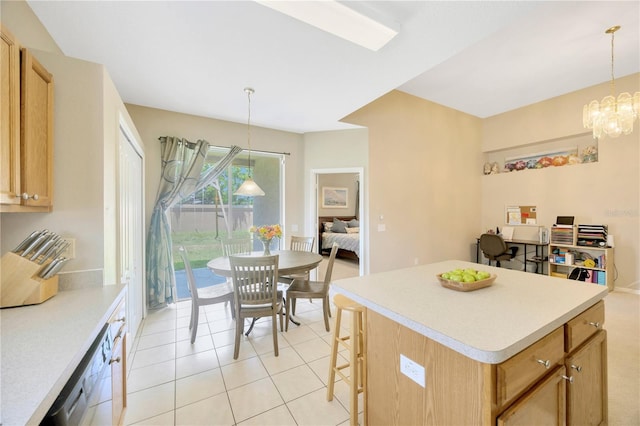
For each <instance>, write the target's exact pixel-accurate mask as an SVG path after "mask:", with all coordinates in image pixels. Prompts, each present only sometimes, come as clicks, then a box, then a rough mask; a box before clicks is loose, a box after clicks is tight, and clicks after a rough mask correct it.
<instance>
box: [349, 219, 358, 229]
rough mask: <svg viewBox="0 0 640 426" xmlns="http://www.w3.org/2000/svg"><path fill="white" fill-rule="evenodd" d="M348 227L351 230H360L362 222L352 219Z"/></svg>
mask: <svg viewBox="0 0 640 426" xmlns="http://www.w3.org/2000/svg"><path fill="white" fill-rule="evenodd" d="M348 226H349V228H358V227H359V226H360V221H358V219H351V220H350V221H349V223H348Z"/></svg>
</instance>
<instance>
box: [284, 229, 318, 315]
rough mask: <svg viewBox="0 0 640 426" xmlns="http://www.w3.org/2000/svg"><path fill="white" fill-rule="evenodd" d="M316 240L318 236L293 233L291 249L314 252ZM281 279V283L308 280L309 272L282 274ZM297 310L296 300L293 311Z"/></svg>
mask: <svg viewBox="0 0 640 426" xmlns="http://www.w3.org/2000/svg"><path fill="white" fill-rule="evenodd" d="M315 241H316V237H301V236H297V235H293V236H292V237H291V245H290V246H289V250H292V251H308V252H312V251H313V243H315ZM279 279H280V282H281V283H283V284H287V285H291V283H292V282H293V280H296V279H305V280H307V281H308V280H309V272H305V273H304V274H292V275H281V276H280V278H279ZM295 311H296V303H295V301H294V302H293V311H292V313H294V314H295ZM287 312H289V311H287Z"/></svg>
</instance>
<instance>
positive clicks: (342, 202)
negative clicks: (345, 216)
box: [322, 186, 349, 209]
mask: <svg viewBox="0 0 640 426" xmlns="http://www.w3.org/2000/svg"><path fill="white" fill-rule="evenodd" d="M347 207H349V189H348V188H336V187H333V186H323V187H322V208H324V209H346V208H347Z"/></svg>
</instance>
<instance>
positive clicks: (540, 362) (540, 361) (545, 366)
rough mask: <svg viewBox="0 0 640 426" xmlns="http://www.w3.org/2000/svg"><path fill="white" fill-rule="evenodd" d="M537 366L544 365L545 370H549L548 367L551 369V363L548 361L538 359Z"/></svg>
mask: <svg viewBox="0 0 640 426" xmlns="http://www.w3.org/2000/svg"><path fill="white" fill-rule="evenodd" d="M538 364H542V365H544V368H546V369H547V370H548V369H549V367H551V361H549V360H546V361H543V360H541V359H539V360H538Z"/></svg>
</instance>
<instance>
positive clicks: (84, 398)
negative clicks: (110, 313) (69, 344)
mask: <svg viewBox="0 0 640 426" xmlns="http://www.w3.org/2000/svg"><path fill="white" fill-rule="evenodd" d="M112 350H113V339H112V338H111V333H110V330H109V324H105V326H104V327H103V328H102V330H101V331H100V333H99V334H98V337H97V338H96V339H95V340H94V341H93V343H92V344H91V347H90V348H89V351H88V352H87V353H86V355H85V356H84V357H83V358H82V361H80V364H79V365H78V367H77V368H76V369H75V371H74V372H73V374H72V375H71V378H70V379H69V381H68V382H67V384H66V385H65V386H64V388H63V389H62V392H60V395H58V397H57V398H56V400H55V401H54V403H53V405H52V406H51V408H50V409H49V411H48V412H47V414H46V416H45V418H44V419H43V420H42V422H41V423H40V424H41V425H44V426H48V425H55V426H67V425H78V424H80V422H81V421H82V419H83V417H84V414H85V413H86V411H87V408H88V407H89V401H90V398H91V396H92V394H93V393H94V391H96V390H97V389H96V388H97V387H98V386H97V385H98V384H99V383H100V380H101V378H102V377H103V375H104V374H105V371H106V370H107V369H108V368H109V362H110V360H111V352H112Z"/></svg>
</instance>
